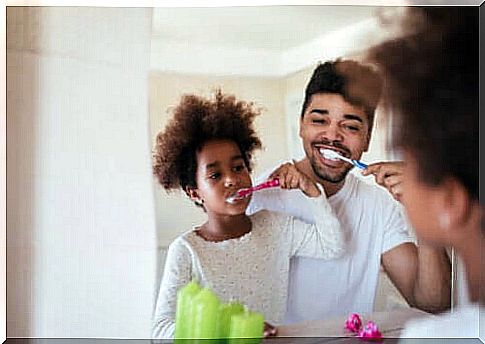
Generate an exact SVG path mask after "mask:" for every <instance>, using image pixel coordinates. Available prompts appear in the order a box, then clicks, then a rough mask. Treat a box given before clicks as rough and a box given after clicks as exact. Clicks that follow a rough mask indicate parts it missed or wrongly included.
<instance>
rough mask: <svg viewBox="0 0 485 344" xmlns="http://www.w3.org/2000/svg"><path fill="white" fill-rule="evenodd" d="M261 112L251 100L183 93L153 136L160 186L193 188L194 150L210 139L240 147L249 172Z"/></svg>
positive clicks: (185, 189) (194, 186)
mask: <svg viewBox="0 0 485 344" xmlns="http://www.w3.org/2000/svg"><path fill="white" fill-rule="evenodd" d="M259 114H260V109H256V108H255V107H254V105H253V103H249V102H245V101H239V100H236V98H235V97H234V96H232V95H226V94H223V93H222V92H221V91H220V90H218V91H216V92H215V94H214V96H213V98H210V99H209V98H203V97H200V96H196V95H193V94H189V95H184V96H182V99H181V101H180V103H179V104H178V105H177V107H176V108H175V109H174V112H173V118H172V119H171V120H170V122H169V123H168V124H167V126H166V127H165V129H164V130H163V131H161V132H160V133H159V134H158V135H157V138H156V144H155V148H154V151H153V174H154V175H155V176H156V177H157V179H158V181H159V182H160V184H161V185H162V187H163V188H164V189H165V190H167V191H169V190H174V189H182V190H184V191H187V188H188V187H190V188H196V187H197V185H196V171H197V157H196V153H197V151H198V150H200V149H201V148H202V146H203V144H204V143H205V142H207V141H209V140H219V139H227V140H231V141H233V142H235V143H236V144H237V146H238V147H239V149H240V151H241V154H242V157H243V160H244V163H245V165H246V167H247V168H248V170H249V171H251V158H252V153H253V151H254V150H255V149H257V148H261V141H260V139H259V138H258V136H257V135H256V132H255V130H254V128H253V121H254V118H255V117H256V116H257V115H259Z"/></svg>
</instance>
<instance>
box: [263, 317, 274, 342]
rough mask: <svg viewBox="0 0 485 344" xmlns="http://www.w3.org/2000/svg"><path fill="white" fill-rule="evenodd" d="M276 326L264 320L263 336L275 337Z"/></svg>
mask: <svg viewBox="0 0 485 344" xmlns="http://www.w3.org/2000/svg"><path fill="white" fill-rule="evenodd" d="M276 332H277V330H276V327H274V326H273V325H271V324H268V323H267V322H266V321H265V322H264V332H263V334H264V338H268V337H275V336H276Z"/></svg>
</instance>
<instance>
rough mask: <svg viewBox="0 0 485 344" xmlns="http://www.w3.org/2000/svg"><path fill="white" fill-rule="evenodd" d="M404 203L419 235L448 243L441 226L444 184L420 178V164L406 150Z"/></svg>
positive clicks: (437, 241)
mask: <svg viewBox="0 0 485 344" xmlns="http://www.w3.org/2000/svg"><path fill="white" fill-rule="evenodd" d="M405 161H406V164H405V167H404V179H403V196H402V203H403V205H404V207H405V208H406V213H407V215H408V218H409V221H410V222H411V225H412V226H413V228H414V229H415V230H416V234H417V236H418V237H419V238H420V239H422V240H425V241H426V242H428V243H430V244H435V245H438V246H443V245H448V244H449V238H448V237H447V235H446V232H444V231H443V229H442V228H441V227H440V219H442V218H443V208H442V206H441V205H442V202H441V200H442V186H440V185H437V186H432V185H428V184H426V183H425V182H423V181H421V180H420V178H419V166H418V163H417V161H416V159H415V158H414V156H413V154H412V153H411V152H409V151H406V152H405Z"/></svg>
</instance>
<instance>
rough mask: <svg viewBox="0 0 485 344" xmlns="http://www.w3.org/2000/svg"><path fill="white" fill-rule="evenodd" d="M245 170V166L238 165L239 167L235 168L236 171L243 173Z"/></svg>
mask: <svg viewBox="0 0 485 344" xmlns="http://www.w3.org/2000/svg"><path fill="white" fill-rule="evenodd" d="M245 168H246V167H245V166H244V165H237V166H235V167H234V171H236V172H241V171H244V170H245Z"/></svg>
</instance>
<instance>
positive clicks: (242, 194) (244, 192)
mask: <svg viewBox="0 0 485 344" xmlns="http://www.w3.org/2000/svg"><path fill="white" fill-rule="evenodd" d="M279 185H280V180H279V179H278V178H275V179H271V180H268V181H266V182H264V183H261V184H258V185H255V186H253V187H250V188H246V189H241V190H239V191H238V192H237V196H238V197H246V196H249V195H250V194H252V193H253V192H254V191H258V190H263V189H267V188H272V187H275V186H279Z"/></svg>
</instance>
